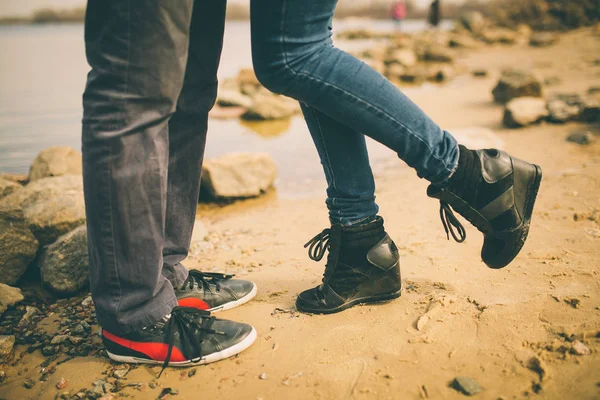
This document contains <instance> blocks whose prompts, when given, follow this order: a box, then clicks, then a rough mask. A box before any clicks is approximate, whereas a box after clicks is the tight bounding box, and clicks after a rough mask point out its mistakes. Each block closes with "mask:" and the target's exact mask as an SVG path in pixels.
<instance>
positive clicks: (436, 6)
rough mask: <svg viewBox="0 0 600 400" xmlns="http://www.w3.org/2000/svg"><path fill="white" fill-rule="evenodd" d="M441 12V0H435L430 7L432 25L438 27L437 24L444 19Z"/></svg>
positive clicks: (430, 22)
mask: <svg viewBox="0 0 600 400" xmlns="http://www.w3.org/2000/svg"><path fill="white" fill-rule="evenodd" d="M441 13H442V12H441V10H440V0H434V1H433V2H432V3H431V6H430V7H429V24H430V25H431V26H432V27H434V28H437V26H438V25H439V24H440V21H441V19H442V16H441Z"/></svg>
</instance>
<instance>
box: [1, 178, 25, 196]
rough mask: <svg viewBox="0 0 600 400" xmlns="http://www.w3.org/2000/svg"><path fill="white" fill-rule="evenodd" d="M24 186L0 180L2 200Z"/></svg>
mask: <svg viewBox="0 0 600 400" xmlns="http://www.w3.org/2000/svg"><path fill="white" fill-rule="evenodd" d="M22 187H23V186H22V185H20V184H18V183H17V182H14V181H9V180H8V179H4V178H0V199H1V198H3V197H6V196H8V195H9V194H12V193H13V192H15V191H17V190H19V189H21V188H22Z"/></svg>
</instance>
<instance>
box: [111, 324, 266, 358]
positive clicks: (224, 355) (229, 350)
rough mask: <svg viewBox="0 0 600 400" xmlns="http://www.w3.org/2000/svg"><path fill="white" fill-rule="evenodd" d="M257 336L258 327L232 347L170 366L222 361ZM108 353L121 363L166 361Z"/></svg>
mask: <svg viewBox="0 0 600 400" xmlns="http://www.w3.org/2000/svg"><path fill="white" fill-rule="evenodd" d="M256 336H257V334H256V329H254V328H252V331H251V332H250V333H249V334H248V336H246V337H245V338H244V339H242V341H241V342H239V343H237V344H235V345H233V346H231V347H228V348H226V349H223V350H221V351H218V352H216V353H212V354H209V355H206V356H204V357H202V358H200V359H195V360H187V361H179V362H169V367H191V366H194V365H204V364H210V363H214V362H217V361H221V360H224V359H226V358H229V357H233V356H235V355H236V354H239V353H241V352H242V351H244V350H246V349H247V348H248V347H250V346H251V345H252V343H254V341H255V340H256ZM106 353H107V354H108V357H109V358H110V359H111V360H113V361H116V362H120V363H127V364H154V365H162V364H163V362H164V360H163V361H159V360H152V359H148V358H141V357H131V356H120V355H118V354H113V353H111V352H110V351H108V350H107V351H106Z"/></svg>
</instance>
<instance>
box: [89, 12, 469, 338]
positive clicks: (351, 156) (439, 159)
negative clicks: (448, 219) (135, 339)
mask: <svg viewBox="0 0 600 400" xmlns="http://www.w3.org/2000/svg"><path fill="white" fill-rule="evenodd" d="M335 5H336V1H335V0H252V3H251V13H252V47H253V61H254V66H255V69H256V72H257V75H258V78H259V79H260V80H261V82H262V83H263V84H264V85H265V86H266V87H267V88H269V89H271V90H273V91H275V92H279V93H284V94H286V95H288V96H290V97H293V98H295V99H297V100H299V101H300V102H301V103H302V109H303V111H304V115H305V118H306V121H307V123H308V126H309V129H310V132H311V134H312V136H313V139H314V141H315V144H316V147H317V150H318V151H319V154H320V157H321V161H322V164H323V167H324V169H325V174H326V177H327V180H328V184H329V185H328V186H329V187H328V189H327V194H328V200H327V205H328V207H329V209H330V215H331V220H332V222H339V223H344V224H350V223H356V222H357V221H361V220H364V219H366V218H368V217H370V216H373V215H375V214H377V211H378V209H377V205H376V204H375V195H374V192H375V184H374V180H373V174H372V172H371V168H370V166H369V160H368V155H367V149H366V147H365V139H364V136H363V134H366V135H369V136H370V137H372V138H374V139H375V140H378V141H380V142H381V143H383V144H385V145H387V146H388V147H390V148H392V149H393V150H395V151H396V152H397V153H398V155H399V156H400V158H402V159H403V160H404V161H405V162H406V163H407V164H409V165H410V166H412V167H414V168H415V169H416V170H417V173H418V175H419V176H421V177H423V178H426V179H428V180H430V181H432V182H442V181H444V180H446V179H448V177H449V176H450V175H451V174H452V172H453V170H454V168H456V164H457V159H458V148H457V144H456V142H455V140H454V139H453V138H452V137H451V136H450V135H449V134H448V133H447V132H444V131H443V130H441V129H440V128H439V127H438V126H437V125H436V124H435V123H434V122H433V121H431V120H430V119H429V118H428V117H427V116H426V115H425V114H424V113H423V112H422V111H421V110H420V109H419V108H418V107H417V106H416V105H414V104H413V103H412V102H411V101H410V100H409V99H408V98H407V97H405V96H404V95H402V94H401V93H400V92H399V91H398V90H397V89H396V88H395V87H394V86H393V85H391V84H390V83H389V82H388V81H387V80H386V79H385V78H383V77H382V76H381V75H379V74H378V73H376V72H375V71H373V70H372V69H371V68H369V67H368V66H367V65H365V64H364V63H362V62H360V61H358V60H356V59H355V58H353V57H352V56H350V55H348V54H346V53H344V52H342V51H340V50H337V49H335V48H333V47H332V44H331V19H332V15H333V11H334V9H335ZM224 18H225V0H210V1H197V2H195V1H193V0H177V1H173V0H130V1H119V0H89V1H88V12H87V16H86V32H85V40H86V50H87V57H88V62H89V63H90V65H91V67H92V71H91V72H90V74H89V76H88V83H87V87H86V90H85V94H84V97H83V103H84V117H83V159H84V160H83V163H84V187H85V198H86V209H87V225H88V238H89V255H90V281H91V289H92V296H93V299H94V302H95V305H96V313H97V316H98V320H99V322H100V324H101V325H102V327H103V328H105V329H107V330H109V331H111V332H113V333H116V334H123V333H127V332H131V331H134V330H138V329H140V328H142V327H144V326H147V325H150V324H152V323H154V322H155V321H156V320H158V319H159V318H161V317H163V316H164V315H166V314H168V313H169V312H170V311H171V309H172V308H173V307H174V306H175V305H176V304H177V301H176V299H175V295H174V292H173V286H176V285H178V284H180V283H181V282H182V281H183V280H184V279H185V278H186V276H187V272H186V270H185V269H184V268H183V267H182V266H181V264H180V262H181V261H182V260H183V259H184V258H185V257H186V255H187V251H188V248H189V243H190V237H191V232H192V226H193V222H194V218H195V211H196V203H197V199H198V191H199V181H200V170H201V164H202V156H203V152H204V144H205V138H206V129H207V114H208V111H209V110H210V108H211V107H212V105H213V104H214V101H215V96H216V89H217V79H216V71H217V67H218V62H219V56H220V52H221V44H222V38H223V24H224Z"/></svg>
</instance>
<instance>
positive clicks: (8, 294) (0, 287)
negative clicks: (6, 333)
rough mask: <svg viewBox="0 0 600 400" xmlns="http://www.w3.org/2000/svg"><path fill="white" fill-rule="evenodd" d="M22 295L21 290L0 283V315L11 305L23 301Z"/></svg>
mask: <svg viewBox="0 0 600 400" xmlns="http://www.w3.org/2000/svg"><path fill="white" fill-rule="evenodd" d="M23 299H24V297H23V293H21V289H19V288H15V287H12V286H8V285H5V284H4V283H0V315H2V314H3V313H4V311H6V309H7V308H8V307H10V306H12V305H15V304H17V303H18V302H20V301H23Z"/></svg>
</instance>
